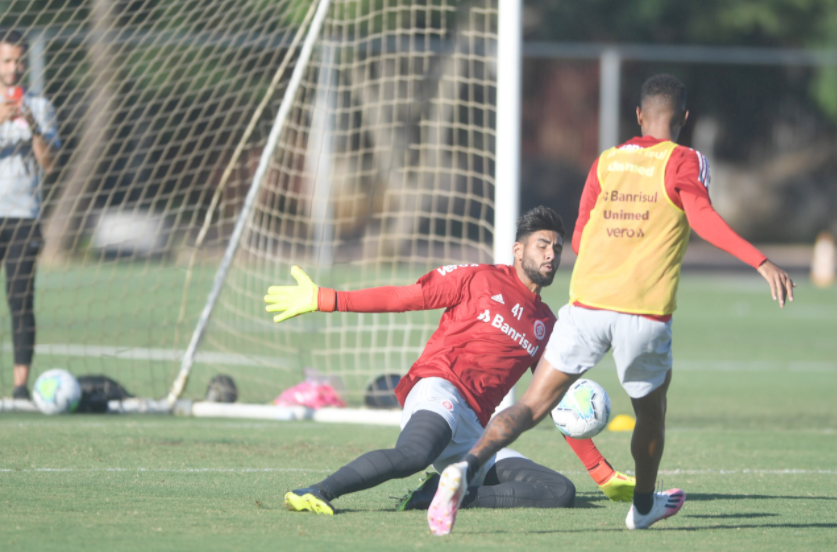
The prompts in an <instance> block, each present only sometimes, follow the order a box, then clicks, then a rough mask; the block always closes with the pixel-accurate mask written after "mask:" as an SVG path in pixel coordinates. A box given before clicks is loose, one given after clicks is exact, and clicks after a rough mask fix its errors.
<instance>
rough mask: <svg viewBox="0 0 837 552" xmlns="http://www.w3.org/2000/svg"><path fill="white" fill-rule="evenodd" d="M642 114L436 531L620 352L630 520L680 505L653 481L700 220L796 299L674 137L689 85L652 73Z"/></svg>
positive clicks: (649, 520)
mask: <svg viewBox="0 0 837 552" xmlns="http://www.w3.org/2000/svg"><path fill="white" fill-rule="evenodd" d="M636 116H637V122H638V123H639V126H640V128H641V129H642V136H641V137H637V138H632V139H631V140H629V141H628V142H626V143H624V144H622V145H620V146H618V147H615V148H611V149H609V150H607V151H605V152H604V153H602V155H601V156H600V157H599V159H598V160H597V161H596V162H595V163H594V164H593V167H592V168H591V169H590V174H589V176H588V177H587V182H586V184H585V187H584V191H583V192H582V196H581V205H580V208H579V216H578V220H577V222H576V227H575V233H574V234H573V242H572V246H573V250H574V251H575V252H576V253H578V260H577V261H576V264H575V267H574V268H573V275H572V280H571V283H570V303H569V304H568V305H565V306H564V307H562V308H561V310H560V311H559V319H558V322H557V324H556V327H555V331H554V332H553V333H552V336H551V337H550V339H549V342H548V344H547V346H546V351H545V352H544V356H543V357H542V358H541V360H540V362H539V363H538V367H537V369H536V370H535V376H534V378H533V379H532V382H531V384H530V385H529V389H527V391H526V393H525V394H524V395H523V397H522V398H521V400H520V402H518V403H517V404H515V405H514V406H512V407H509V408H508V409H506V410H503V411H502V412H500V413H499V414H498V415H497V416H496V417H495V418H494V419H493V420H492V421H491V423H490V424H489V425H488V426H487V427H486V430H485V433H484V434H483V436H482V437H481V438H480V440H479V442H478V443H477V444H476V445H475V446H474V447H473V448H472V449H471V451H470V452H469V453H468V455H467V456H466V457H465V460H464V461H463V462H461V463H457V464H453V465H451V466H449V467H448V468H447V469H446V470H445V471H444V472H443V474H442V476H441V483H440V487H439V490H438V492H437V493H436V496H435V497H434V499H433V503H432V504H431V506H430V509H429V510H428V521H429V523H430V527H431V530H432V531H433V532H434V533H436V534H439V535H442V534H447V533H449V532H450V529H451V527H452V526H453V522H454V520H455V517H456V513H457V509H458V507H459V502H460V501H461V499H462V496H463V494H464V493H463V490H464V488H465V487H464V485H463V484H464V483H465V482H467V481H470V480H471V474H473V473H478V471H479V470H480V469H482V466H483V465H484V464H485V463H486V462H487V461H488V460H489V459H490V458H491V457H492V456H493V455H494V454H495V453H496V452H497V451H498V450H501V449H503V447H506V446H508V445H509V444H511V443H512V442H514V440H515V439H516V438H517V437H518V436H519V435H520V434H521V433H523V432H524V431H526V430H527V429H530V428H532V427H534V426H535V425H537V424H538V422H540V421H541V420H542V419H543V418H544V417H545V416H546V415H547V414H548V413H549V412H550V411H551V410H552V408H554V407H555V405H557V404H558V403H559V402H560V400H561V398H562V397H563V396H564V393H565V392H566V391H567V389H568V388H569V386H570V385H571V384H572V383H573V382H574V381H575V380H577V379H578V378H579V377H580V376H581V375H582V374H583V373H584V372H586V371H587V370H589V369H590V368H592V367H593V366H595V365H596V364H598V362H599V361H600V360H601V359H602V358H603V357H604V355H605V353H607V351H608V350H610V349H611V348H612V349H613V358H614V360H615V362H616V369H617V372H618V375H619V380H620V382H621V383H622V387H623V388H624V389H625V391H626V392H627V393H628V395H629V396H630V397H631V401H632V403H633V407H634V412H635V413H636V427H635V428H634V434H633V439H632V441H631V453H632V454H633V457H634V461H635V463H636V489H635V492H634V497H633V505H632V507H631V509H630V511H629V512H628V517H627V519H626V520H625V523H626V525H627V526H628V529H645V528H647V527H649V526H650V525H651V524H653V523H655V522H657V521H659V520H661V519H665V518H667V517H669V516H672V515H674V514H676V513H677V512H678V511H679V510H680V508H681V507H682V506H683V503H684V501H685V500H686V496H685V493H683V491H681V490H680V489H670V490H668V491H665V492H657V493H655V492H654V484H655V481H656V478H657V472H658V469H659V465H660V459H661V458H662V454H663V445H664V438H665V412H666V390H667V389H668V385H669V382H670V381H671V368H672V355H671V316H672V313H673V312H674V310H675V307H676V304H675V297H676V294H677V285H678V282H679V280H680V265H681V263H682V261H683V256H684V254H685V252H686V246H687V245H688V241H689V228H690V227H691V228H693V229H694V230H695V231H696V232H697V233H698V234H699V235H700V236H701V237H702V238H704V239H705V240H706V241H708V242H710V243H712V244H713V245H715V246H717V247H719V248H721V249H723V250H724V251H727V252H728V253H730V254H732V255H734V256H736V257H737V258H739V259H740V260H742V261H744V262H745V263H747V264H749V265H750V266H752V267H753V268H755V269H756V270H758V272H759V274H761V275H762V276H763V277H764V279H765V280H767V282H768V284H769V285H770V290H771V293H772V295H773V299H774V300H775V299H778V300H779V305H780V306H782V307H783V306H784V304H785V298H788V299H790V300H791V301H792V300H793V287H794V284H793V282H792V281H791V279H790V277H788V275H787V273H786V272H785V271H783V270H781V269H780V268H779V267H777V266H776V265H774V264H773V263H771V262H770V261H768V260H767V257H765V256H764V255H763V254H762V253H761V252H759V251H758V250H757V249H756V248H755V247H753V246H752V245H750V244H749V243H748V242H747V241H745V240H744V239H743V238H741V237H740V236H739V235H738V234H736V233H735V232H734V231H733V230H732V229H731V228H730V227H729V226H728V225H727V224H726V223H725V222H724V220H723V219H722V218H721V217H720V215H718V213H717V212H715V210H714V209H713V208H712V204H711V202H710V201H709V193H708V187H709V165H708V163H707V162H706V158H705V157H704V156H703V155H701V154H700V152H697V151H695V150H693V149H690V148H687V147H683V146H678V145H677V144H676V143H675V141H676V140H677V136H678V135H679V133H680V129H681V128H683V125H685V124H686V120H687V119H688V116H689V112H688V111H687V110H686V87H685V86H683V84H682V83H681V82H680V81H678V80H677V79H676V78H674V77H672V76H671V75H656V76H654V77H651V78H650V79H648V81H646V83H645V84H644V85H643V86H642V95H641V103H640V106H639V107H637V109H636ZM442 485H444V487H442Z"/></svg>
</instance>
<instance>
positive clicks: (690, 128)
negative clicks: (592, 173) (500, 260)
mask: <svg viewBox="0 0 837 552" xmlns="http://www.w3.org/2000/svg"><path fill="white" fill-rule="evenodd" d="M524 6H525V10H526V11H525V15H524V21H525V37H526V40H531V41H557V42H590V43H599V44H602V43H604V44H614V45H619V44H643V45H647V44H658V45H660V46H661V47H662V46H664V45H704V46H714V47H718V46H721V47H746V48H802V49H829V50H834V49H835V48H837V0H703V1H701V2H683V1H680V0H642V1H628V2H626V1H624V0H622V1H620V0H587V1H584V2H575V1H569V0H527V1H526V2H525V4H524ZM598 70H599V69H598V63H597V62H595V61H587V60H545V59H530V60H527V62H526V63H525V65H524V85H523V88H524V97H525V100H524V106H523V114H524V121H523V125H524V127H523V128H524V138H523V140H524V142H523V143H524V155H525V156H526V157H527V161H526V163H524V175H525V178H524V186H526V187H527V189H526V191H525V193H524V198H525V199H524V202H523V203H524V205H525V206H530V205H531V204H533V203H538V202H542V201H549V200H550V199H551V200H552V201H553V203H552V205H553V206H554V207H556V208H558V209H559V210H560V211H561V212H562V214H563V215H564V217H565V218H567V219H569V220H568V222H570V223H572V222H573V221H574V219H575V214H576V213H575V208H576V206H577V197H578V196H579V195H580V192H581V187H582V186H583V181H584V177H585V176H586V171H587V168H589V165H590V163H591V162H592V161H593V159H594V158H595V157H596V156H597V155H598V153H599V152H598V143H597V137H598V94H599V87H598V84H599V73H598ZM659 72H669V73H673V74H674V75H676V76H677V77H678V78H680V79H681V80H683V81H684V82H685V84H686V85H687V87H688V88H689V107H690V110H691V117H690V122H689V124H688V125H687V126H686V128H685V129H684V132H683V135H682V136H681V139H680V141H681V143H683V144H685V145H689V146H692V147H695V148H698V149H700V150H701V151H703V152H704V153H706V154H707V155H709V156H710V158H711V161H712V168H713V188H711V191H712V192H713V201H714V202H715V204H716V207H717V208H718V210H719V211H720V212H721V213H722V214H723V215H724V216H725V217H726V218H728V219H729V220H730V222H731V223H732V224H733V226H734V227H735V228H736V229H737V230H739V231H740V232H741V233H742V234H744V235H745V236H746V237H748V238H750V239H754V240H757V241H791V242H793V241H809V240H812V239H813V237H814V236H815V235H816V233H817V232H818V231H820V230H822V229H824V228H831V229H832V231H835V232H837V214H835V213H837V184H835V183H837V160H835V158H836V157H837V156H835V154H834V152H835V150H837V140H835V134H837V132H835V130H836V129H837V68H834V67H824V68H817V67H805V66H794V65H790V64H788V65H737V64H729V65H727V64H704V63H676V62H670V63H661V62H655V63H651V62H637V61H631V60H625V61H623V64H622V74H621V84H622V90H621V106H620V111H621V121H620V135H621V136H620V138H621V139H627V138H629V137H630V136H632V135H634V134H636V133H637V132H638V128H637V126H636V121H635V117H634V107H635V106H636V105H637V102H638V96H639V88H640V86H641V84H642V82H643V81H644V80H645V79H646V78H647V77H649V76H651V75H652V74H654V73H659ZM527 200H528V201H527ZM777 221H781V223H778V224H777Z"/></svg>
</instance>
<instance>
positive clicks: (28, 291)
mask: <svg viewBox="0 0 837 552" xmlns="http://www.w3.org/2000/svg"><path fill="white" fill-rule="evenodd" d="M42 246H43V238H42V235H41V227H40V224H39V222H38V220H37V219H23V218H0V259H2V260H3V265H4V266H5V268H6V300H7V301H8V303H9V312H10V313H11V317H12V342H13V344H14V352H15V364H23V365H27V366H28V365H30V364H32V355H33V354H34V352H35V313H34V298H35V267H36V264H37V260H38V254H39V253H40V251H41V247H42Z"/></svg>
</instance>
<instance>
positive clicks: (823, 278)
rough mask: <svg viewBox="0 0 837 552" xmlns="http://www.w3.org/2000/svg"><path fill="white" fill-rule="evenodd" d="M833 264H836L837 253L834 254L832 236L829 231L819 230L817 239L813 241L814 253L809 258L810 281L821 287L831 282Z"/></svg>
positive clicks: (833, 276) (833, 271)
mask: <svg viewBox="0 0 837 552" xmlns="http://www.w3.org/2000/svg"><path fill="white" fill-rule="evenodd" d="M835 265H837V254H835V247H834V238H833V237H832V236H831V234H830V233H829V232H825V231H823V232H820V235H819V236H817V241H816V242H814V254H813V256H812V258H811V282H813V283H814V285H815V286H817V287H821V288H824V287H828V286H830V285H831V284H833V283H834V279H835Z"/></svg>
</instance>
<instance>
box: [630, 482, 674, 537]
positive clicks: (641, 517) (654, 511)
mask: <svg viewBox="0 0 837 552" xmlns="http://www.w3.org/2000/svg"><path fill="white" fill-rule="evenodd" d="M684 502H686V493H684V492H683V491H681V490H680V489H669V490H667V491H661V492H658V493H654V505H653V506H651V511H649V512H648V513H647V514H640V513H639V512H638V511H637V510H636V508H635V507H634V505H633V504H631V509H630V510H629V511H628V517H627V518H626V519H625V525H627V526H628V529H648V528H649V527H651V525H652V524H654V523H656V522H658V521H660V520H661V519H665V518H667V517H671V516H673V515H674V514H676V513H677V512H679V511H680V508H682V507H683V503H684Z"/></svg>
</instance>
